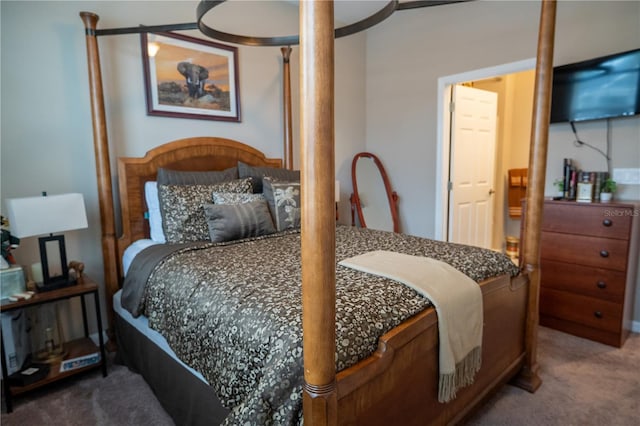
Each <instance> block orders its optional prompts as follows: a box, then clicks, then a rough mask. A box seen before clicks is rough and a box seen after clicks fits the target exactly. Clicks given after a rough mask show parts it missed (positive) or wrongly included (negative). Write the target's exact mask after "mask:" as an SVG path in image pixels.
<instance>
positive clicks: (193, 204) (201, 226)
mask: <svg viewBox="0 0 640 426" xmlns="http://www.w3.org/2000/svg"><path fill="white" fill-rule="evenodd" d="M251 181H252V180H251V179H250V178H247V179H238V180H233V181H229V182H222V183H217V184H214V185H158V199H159V200H160V213H161V215H162V228H163V230H164V235H165V238H166V240H167V242H168V243H186V242H190V241H207V240H208V239H209V228H208V225H207V220H206V218H205V216H204V212H203V210H202V206H204V205H205V204H208V203H211V194H212V193H213V192H245V193H250V192H251V188H252V184H251Z"/></svg>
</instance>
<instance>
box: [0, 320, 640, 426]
mask: <svg viewBox="0 0 640 426" xmlns="http://www.w3.org/2000/svg"><path fill="white" fill-rule="evenodd" d="M538 348H539V353H538V360H539V364H540V375H541V377H542V380H543V383H542V386H541V387H540V389H539V390H538V391H537V392H536V393H535V394H530V393H528V392H526V391H523V390H521V389H518V388H515V387H512V386H505V387H503V388H502V389H501V390H500V391H499V392H498V393H497V394H496V395H495V396H494V397H493V398H492V399H491V400H489V401H488V402H487V403H486V404H485V405H484V406H483V407H482V408H481V409H480V410H479V411H478V412H477V413H476V414H475V416H473V417H472V418H471V419H469V421H468V423H467V424H468V425H482V426H500V425H508V426H519V425H522V426H534V425H540V426H543V425H544V426H548V425H558V426H560V425H562V426H571V425H576V426H577V425H580V426H586V425H594V426H595V425H598V426H602V425H604V426H634V425H640V334H634V335H632V336H631V337H630V338H629V340H627V343H626V344H625V346H624V347H623V348H622V349H616V348H612V347H610V346H605V345H601V344H599V343H594V342H591V341H589V340H585V339H580V338H577V337H573V336H570V335H567V334H564V333H560V332H558V331H554V330H551V329H547V328H543V327H541V328H540V333H539V347H538ZM109 361H111V360H109ZM0 421H1V423H2V425H3V426H5V425H6V426H11V425H16V426H18V425H19V426H31V425H70V426H71V425H74V426H75V425H78V426H81V425H82V426H85V425H100V426H108V425H109V426H110V425H113V426H121V425H132V426H133V425H140V426H142V425H153V426H164V425H167V426H168V425H172V424H173V422H172V421H171V419H170V418H169V417H168V416H167V414H166V413H165V412H164V411H163V410H162V408H161V407H160V405H159V404H158V402H157V401H156V399H155V397H154V396H153V393H152V392H151V391H150V390H149V388H148V387H147V385H146V384H145V383H144V381H143V380H142V379H141V377H140V376H138V375H136V374H133V373H131V372H129V370H128V369H127V368H126V367H123V366H120V365H113V364H112V363H111V362H110V365H109V376H108V377H107V378H102V375H101V374H100V372H99V371H96V372H92V373H88V374H86V375H83V376H81V377H77V378H73V379H71V380H69V381H66V382H61V383H59V384H56V385H54V386H51V387H48V388H45V389H42V390H40V391H37V392H35V393H32V394H28V395H27V396H24V397H22V398H19V399H17V400H15V401H14V412H13V413H11V414H6V411H5V409H4V401H3V408H2V417H1V419H0Z"/></svg>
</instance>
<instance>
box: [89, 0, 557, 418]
mask: <svg viewBox="0 0 640 426" xmlns="http://www.w3.org/2000/svg"><path fill="white" fill-rule="evenodd" d="M555 7H556V5H555V2H554V1H543V2H542V12H541V17H540V34H539V40H538V61H537V67H536V74H537V77H536V94H535V105H534V120H533V122H534V126H533V130H532V144H531V155H530V165H529V188H528V194H527V211H526V224H525V232H524V244H523V246H524V259H523V260H524V261H523V267H522V269H521V271H520V274H519V275H517V276H515V277H511V276H510V274H504V273H503V274H498V276H495V277H493V278H491V277H485V278H486V279H481V280H479V281H482V283H481V289H482V293H483V299H484V301H483V303H484V335H483V346H482V348H483V349H482V350H483V354H482V355H483V366H482V368H481V370H480V371H479V372H478V374H477V376H476V378H475V382H474V384H472V385H471V386H469V387H466V388H464V389H461V390H459V392H458V395H457V397H456V398H455V399H454V400H453V401H451V402H449V403H446V404H442V403H439V402H438V398H437V387H438V386H437V370H438V367H437V366H438V360H437V358H438V352H437V346H438V335H437V325H438V318H437V315H436V312H435V310H434V309H433V308H432V307H431V308H427V309H425V310H422V311H420V312H419V313H417V314H416V315H413V316H411V317H410V318H408V319H405V320H403V322H402V323H400V324H399V325H398V326H396V327H393V328H392V329H390V330H388V331H387V332H386V333H384V334H383V335H382V336H381V337H380V340H379V342H378V348H377V350H376V351H375V352H374V353H373V354H372V355H370V356H368V357H366V358H364V359H362V360H360V361H359V362H357V363H355V364H353V365H351V366H349V367H347V368H345V369H343V370H341V371H340V372H338V373H336V360H335V356H336V316H337V315H339V314H340V313H339V312H336V280H337V277H336V261H337V260H340V259H337V258H336V250H337V249H338V248H337V247H336V235H337V233H336V232H334V230H335V229H336V224H335V207H334V188H333V186H334V175H335V174H334V145H333V130H334V125H333V120H334V110H333V70H334V67H333V42H334V32H333V4H332V2H324V1H321V2H301V9H300V10H301V19H300V24H301V25H300V27H301V37H300V51H301V64H300V82H301V83H300V84H301V90H300V92H301V126H300V128H301V185H302V186H303V187H304V191H303V192H302V197H301V201H302V211H303V212H304V213H303V215H302V222H301V234H300V246H301V251H300V259H301V277H302V279H301V281H302V290H301V292H302V330H304V339H303V347H304V351H303V365H304V368H303V372H304V383H303V386H302V390H303V410H304V419H305V423H309V424H338V423H340V424H390V423H396V424H425V423H434V424H442V423H455V422H456V421H459V420H461V419H462V418H464V417H465V416H466V415H468V414H469V413H470V412H471V410H472V409H473V408H474V407H476V406H477V405H478V403H479V402H481V401H482V400H483V399H484V398H486V397H487V396H488V395H489V394H490V393H491V392H492V391H493V390H495V389H496V388H497V387H498V386H500V385H501V384H503V383H505V382H506V381H508V380H510V379H513V378H514V377H515V380H514V383H516V384H517V385H518V386H520V387H523V388H525V389H527V390H529V391H535V390H536V389H537V387H538V386H539V385H540V380H539V379H538V376H537V359H536V337H537V332H536V329H537V324H538V291H539V267H538V263H539V262H538V259H539V241H540V222H541V208H542V201H543V187H544V175H545V169H546V140H547V132H548V123H549V120H548V117H549V94H550V88H551V76H552V65H551V64H552V57H553V38H554V25H555ZM81 17H82V19H83V21H84V23H85V27H86V42H87V54H88V65H89V82H90V94H91V105H92V117H93V124H94V146H95V151H96V164H97V167H96V170H97V175H98V185H99V200H100V212H101V225H102V245H103V253H104V268H105V287H106V293H107V302H108V304H109V306H110V307H111V303H113V300H112V297H113V296H114V294H116V293H117V292H118V290H119V289H120V285H121V282H122V281H121V279H122V276H123V274H124V271H123V270H122V266H121V263H120V262H121V259H122V255H123V254H124V252H125V249H126V248H127V247H129V246H130V244H131V243H133V242H134V241H136V240H138V239H141V238H148V236H149V231H148V229H147V225H146V221H145V220H144V212H145V202H144V185H145V182H147V181H152V180H155V177H156V172H157V170H158V168H171V169H175V170H191V171H193V170H223V169H225V168H227V167H229V166H231V165H233V164H235V163H236V162H238V161H241V162H244V163H247V164H248V165H252V166H281V165H282V163H281V161H280V160H278V159H267V158H266V157H265V156H264V155H263V154H262V153H260V152H259V151H257V150H255V149H253V148H251V147H249V146H247V145H244V144H241V143H238V142H236V141H231V140H226V139H220V138H192V139H185V140H181V141H175V142H172V143H167V144H165V145H161V146H159V147H158V148H156V149H154V150H152V151H149V152H148V153H147V155H146V156H145V157H144V158H141V159H120V160H119V163H118V167H119V170H118V179H119V185H120V197H121V213H122V218H123V221H122V222H123V225H122V228H123V229H122V236H121V237H120V238H119V239H117V238H116V231H115V220H114V208H113V199H112V188H111V171H110V168H109V164H110V160H109V151H108V142H107V134H106V119H105V112H104V94H103V91H102V82H101V72H100V63H99V53H98V45H97V37H96V35H100V33H99V31H97V30H96V26H97V21H98V17H97V16H96V15H94V14H92V13H88V12H82V13H81ZM110 33H111V34H117V33H118V32H107V31H105V32H104V33H103V34H105V35H106V34H110ZM283 56H284V57H285V59H287V58H288V52H285V50H284V49H283ZM287 69H288V67H287ZM285 78H288V77H285ZM286 91H287V88H286V84H285V98H287V94H286ZM288 96H289V97H290V95H288ZM286 114H290V111H287V110H286V108H285V127H287V123H289V124H290V118H287V115H286ZM289 117H290V116H289ZM287 134H290V132H289V131H285V137H287ZM289 141H290V135H289ZM285 152H286V151H285ZM291 164H292V162H291V159H285V165H286V166H288V167H290V166H291ZM117 303H119V302H117ZM109 312H110V315H112V316H113V317H112V318H110V320H111V321H110V327H111V328H112V331H113V326H114V321H117V322H121V321H123V316H122V315H115V314H114V313H113V312H112V310H111V309H109ZM123 315H124V314H123ZM122 327H123V328H127V327H128V325H126V324H123V325H122ZM302 330H301V331H302ZM128 334H130V333H128V332H123V335H128ZM119 337H120V336H119ZM126 339H129V337H127V336H125V337H124V338H123V342H124V341H125V340H126ZM133 339H135V338H133ZM135 342H136V340H132V341H128V343H126V345H129V344H131V345H136V344H138V343H135ZM121 344H122V342H121ZM174 349H177V348H174ZM140 351H142V352H144V353H148V352H145V351H146V349H144V350H142V349H140ZM162 356H163V357H165V358H166V355H162ZM165 361H166V359H165ZM163 362H164V361H163ZM166 362H169V363H171V361H166ZM159 365H162V364H159ZM138 367H140V365H138ZM145 368H146V369H147V372H148V370H149V368H151V367H150V366H143V367H141V368H140V369H141V370H145ZM156 368H162V367H156ZM144 373H145V371H143V374H144ZM171 374H174V373H171ZM176 374H177V373H176ZM145 378H147V380H148V381H153V380H154V379H152V378H149V377H148V376H147V375H145ZM156 380H159V381H162V379H157V378H156ZM164 381H165V382H166V378H165V380H164ZM154 383H155V382H154ZM154 386H155V385H154V384H152V387H154ZM158 387H159V388H158V389H156V388H155V387H154V391H156V394H157V395H158V396H159V398H160V399H161V401H163V403H164V401H167V400H171V395H168V394H163V392H167V389H166V388H167V386H166V383H165V386H164V388H162V384H158ZM168 387H171V383H169V386H168ZM174 387H175V386H174ZM196 387H197V386H196ZM199 387H200V388H202V387H203V386H202V384H200V386H199ZM204 388H205V394H206V388H207V386H206V385H205V386H204ZM183 389H185V388H183V387H180V391H181V392H183ZM193 392H195V394H194V395H193V398H192V399H191V398H190V397H188V398H186V399H187V400H188V401H189V404H188V405H189V406H188V407H186V408H185V407H184V406H182V407H178V408H176V407H175V402H174V407H173V408H171V407H169V408H168V409H169V411H170V412H171V413H172V414H173V415H174V418H179V419H181V422H183V421H186V420H185V419H189V420H190V421H189V422H194V423H195V422H197V419H200V420H203V421H208V420H211V419H214V421H220V420H222V419H223V418H224V415H225V414H224V413H223V414H218V417H211V418H209V419H206V420H205V419H203V418H202V417H199V416H200V415H201V414H197V415H195V414H193V410H195V408H194V407H193V406H192V405H190V404H196V405H198V404H199V405H203V404H204V405H210V406H213V405H214V403H213V402H211V403H209V402H210V398H211V394H212V393H213V392H209V393H208V394H206V395H205V394H203V392H197V391H195V390H194V391H193ZM203 395H204V396H203ZM183 396H184V395H183ZM213 399H214V400H215V396H213ZM181 400H182V401H184V400H185V398H181ZM217 404H218V405H217V408H219V407H220V404H219V403H217ZM169 405H170V404H169ZM173 409H175V411H174V410H173ZM223 411H224V410H223ZM175 416H177V417H175ZM181 416H184V417H181Z"/></svg>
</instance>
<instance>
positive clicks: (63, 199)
mask: <svg viewBox="0 0 640 426" xmlns="http://www.w3.org/2000/svg"><path fill="white" fill-rule="evenodd" d="M6 206H7V212H8V215H9V226H10V227H11V234H12V235H15V236H16V237H18V238H25V237H33V236H37V235H44V234H49V236H45V237H40V238H39V243H40V261H41V264H42V278H43V281H42V283H36V285H37V286H38V290H39V291H49V290H55V289H58V288H62V287H66V286H69V285H73V284H75V278H72V279H70V277H69V267H68V265H67V253H66V250H65V245H64V235H55V236H54V235H53V233H54V232H64V231H71V230H74V229H83V228H87V227H88V225H87V214H86V211H85V208H84V198H83V196H82V194H75V193H74V194H60V195H49V196H47V194H46V192H43V193H42V196H41V197H27V198H11V199H7V200H6ZM56 252H57V255H58V257H59V259H56V258H55V257H54V256H55V254H56ZM50 255H51V256H50ZM57 260H59V262H60V263H59V265H58V263H57V262H56V261H57Z"/></svg>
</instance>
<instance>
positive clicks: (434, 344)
mask: <svg viewBox="0 0 640 426" xmlns="http://www.w3.org/2000/svg"><path fill="white" fill-rule="evenodd" d="M527 284H528V281H527V278H526V276H518V277H516V278H513V279H511V278H510V277H508V276H502V277H498V278H495V279H492V280H488V281H485V282H483V283H482V284H481V287H482V294H483V301H484V307H483V308H484V321H485V322H484V330H483V346H482V367H481V369H480V371H479V372H478V374H477V375H476V379H475V382H474V384H473V385H471V386H469V387H467V388H464V389H461V390H460V391H459V392H458V395H457V397H456V398H455V399H454V400H453V401H451V402H449V403H447V404H441V403H439V402H438V320H437V315H436V312H435V310H434V309H433V308H429V309H427V310H426V311H423V312H421V313H420V314H418V315H416V316H415V317H413V318H412V319H410V320H408V321H406V322H405V323H403V324H402V325H400V326H399V327H396V328H394V329H393V330H391V331H390V332H389V333H387V334H385V335H384V336H383V337H382V338H381V339H380V343H379V346H378V350H377V351H376V352H375V353H374V354H373V355H372V356H371V357H369V358H367V359H365V360H363V361H361V362H360V363H358V364H356V365H354V366H353V367H350V368H348V369H346V370H344V371H342V372H340V373H338V375H337V383H338V412H339V413H340V416H339V424H345V425H377V424H379V425H389V424H402V425H425V424H455V423H457V422H459V421H460V420H462V419H463V418H464V417H466V416H468V415H469V414H470V413H471V412H472V411H473V409H474V408H475V407H477V406H478V405H479V404H480V403H481V402H482V401H484V400H485V399H486V398H487V397H489V396H490V395H491V394H492V393H493V391H495V390H496V389H497V388H498V387H499V386H501V385H503V384H504V383H506V382H507V381H508V380H509V379H511V378H512V377H513V376H514V375H516V374H517V373H518V372H519V370H520V369H521V368H522V366H523V364H524V359H525V341H524V329H525V323H526V310H527V287H528V286H527Z"/></svg>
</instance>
